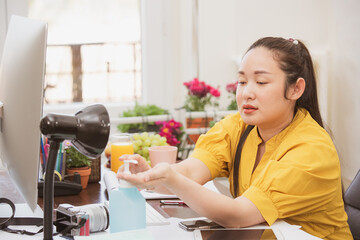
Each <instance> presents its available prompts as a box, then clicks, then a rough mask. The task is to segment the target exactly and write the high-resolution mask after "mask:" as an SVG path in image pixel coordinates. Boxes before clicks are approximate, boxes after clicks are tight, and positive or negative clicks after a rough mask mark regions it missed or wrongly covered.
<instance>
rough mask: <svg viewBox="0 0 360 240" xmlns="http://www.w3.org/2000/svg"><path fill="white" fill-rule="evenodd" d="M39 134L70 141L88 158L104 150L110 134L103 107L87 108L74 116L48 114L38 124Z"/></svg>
mask: <svg viewBox="0 0 360 240" xmlns="http://www.w3.org/2000/svg"><path fill="white" fill-rule="evenodd" d="M40 129H41V132H42V133H43V134H44V135H45V136H47V137H48V138H49V139H52V140H58V141H62V140H65V139H68V140H71V142H72V144H73V145H74V147H75V148H77V150H79V151H80V152H81V153H82V154H84V155H86V156H87V157H90V158H96V157H98V156H99V155H100V154H101V153H102V152H103V151H104V149H105V147H106V145H107V142H108V139H109V134H110V119H109V114H108V112H107V110H106V108H105V107H104V106H103V105H100V104H95V105H91V106H88V107H86V108H84V109H82V110H80V111H79V112H77V113H76V114H75V116H72V115H64V114H63V115H62V114H51V113H50V114H48V115H46V116H45V117H44V118H43V119H42V120H41V122H40Z"/></svg>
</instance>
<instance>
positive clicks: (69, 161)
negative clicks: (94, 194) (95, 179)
mask: <svg viewBox="0 0 360 240" xmlns="http://www.w3.org/2000/svg"><path fill="white" fill-rule="evenodd" d="M65 153H66V160H65V161H66V172H67V174H68V175H69V176H70V177H73V176H74V174H75V173H76V172H77V173H79V174H80V177H81V186H82V188H83V189H85V188H86V187H87V184H88V181H89V177H90V174H91V161H90V159H89V158H88V157H86V156H84V155H83V154H81V153H80V152H79V151H78V150H76V148H75V147H74V146H72V145H68V146H67V147H66V148H65Z"/></svg>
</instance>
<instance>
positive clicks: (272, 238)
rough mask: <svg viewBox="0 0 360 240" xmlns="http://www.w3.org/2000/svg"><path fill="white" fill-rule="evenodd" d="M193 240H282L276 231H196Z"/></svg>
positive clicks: (279, 233)
mask: <svg viewBox="0 0 360 240" xmlns="http://www.w3.org/2000/svg"><path fill="white" fill-rule="evenodd" d="M194 239H195V240H210V239H211V240H233V239H239V240H242V239H244V240H250V239H251V240H260V239H261V240H283V239H284V238H283V236H282V234H281V232H280V231H279V230H277V229H201V230H200V229H197V230H195V231H194Z"/></svg>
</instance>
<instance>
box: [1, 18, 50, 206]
mask: <svg viewBox="0 0 360 240" xmlns="http://www.w3.org/2000/svg"><path fill="white" fill-rule="evenodd" d="M46 39H47V24H46V23H45V22H42V21H38V20H32V19H28V18H25V17H20V16H12V17H11V20H10V23H9V27H8V31H7V35H6V39H5V44H4V48H3V56H2V60H1V67H0V102H1V103H0V105H2V107H0V110H1V112H0V113H1V116H0V117H1V131H0V153H1V154H0V158H1V160H2V162H3V164H4V166H5V168H6V169H7V170H8V172H9V175H10V177H11V179H12V181H13V182H14V184H15V185H16V187H17V188H18V190H19V192H20V193H21V195H22V196H23V197H24V199H25V201H26V202H27V204H28V205H29V207H30V208H31V209H32V210H33V211H34V210H35V208H36V206H37V197H38V192H37V183H38V174H39V155H40V153H39V151H40V127H39V126H40V119H41V117H42V105H43V91H44V88H43V85H44V74H45V53H46ZM1 108H2V109H1Z"/></svg>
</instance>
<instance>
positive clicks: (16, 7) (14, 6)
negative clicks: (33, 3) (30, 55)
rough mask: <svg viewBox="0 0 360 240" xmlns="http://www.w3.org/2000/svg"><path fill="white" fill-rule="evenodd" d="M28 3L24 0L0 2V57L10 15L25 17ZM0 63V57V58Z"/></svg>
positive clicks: (0, 0) (4, 0)
mask: <svg viewBox="0 0 360 240" xmlns="http://www.w3.org/2000/svg"><path fill="white" fill-rule="evenodd" d="M27 9H28V1H24V0H0V56H2V50H3V46H4V42H5V36H6V30H7V24H8V23H9V21H10V18H11V15H12V14H16V15H19V16H27ZM0 61H1V57H0Z"/></svg>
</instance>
